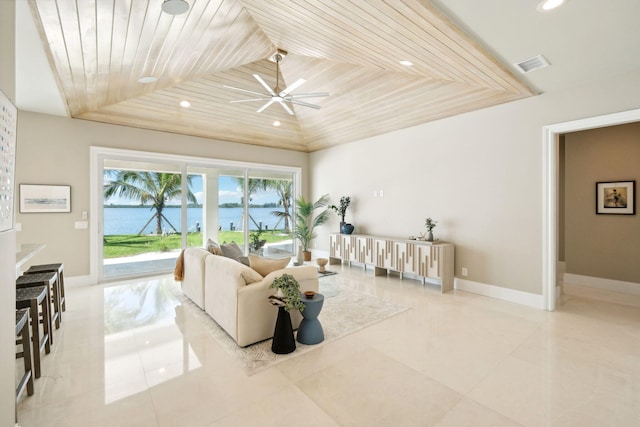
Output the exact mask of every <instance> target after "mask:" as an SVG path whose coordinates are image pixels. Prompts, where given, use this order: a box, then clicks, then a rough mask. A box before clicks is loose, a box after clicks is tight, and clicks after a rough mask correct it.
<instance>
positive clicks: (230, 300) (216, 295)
mask: <svg viewBox="0 0 640 427" xmlns="http://www.w3.org/2000/svg"><path fill="white" fill-rule="evenodd" d="M261 280H262V276H260V274H258V273H257V272H256V271H254V270H253V269H251V268H250V267H247V266H246V265H244V264H241V263H239V262H238V261H235V260H233V259H230V258H225V257H223V256H218V255H212V256H210V257H208V258H207V260H206V266H205V287H206V290H205V298H204V310H205V311H206V312H207V314H209V316H211V318H213V320H215V321H216V323H218V325H220V326H221V327H222V329H224V330H225V331H227V333H228V334H229V335H231V336H232V337H233V338H234V339H237V335H236V334H237V332H236V331H237V323H238V318H237V313H238V289H241V288H244V287H245V286H246V284H247V283H253V282H256V281H258V283H259V282H260V281H261Z"/></svg>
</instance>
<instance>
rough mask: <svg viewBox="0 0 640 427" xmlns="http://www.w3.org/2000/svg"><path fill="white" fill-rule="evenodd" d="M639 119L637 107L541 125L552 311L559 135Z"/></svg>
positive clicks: (546, 290) (546, 289)
mask: <svg viewBox="0 0 640 427" xmlns="http://www.w3.org/2000/svg"><path fill="white" fill-rule="evenodd" d="M637 121H640V109H638V110H631V111H625V112H621V113H614V114H608V115H604V116H597V117H591V118H587V119H581V120H574V121H570V122H565V123H558V124H554V125H549V126H545V127H544V128H543V209H542V212H543V220H542V225H543V235H542V260H543V265H542V270H543V272H542V273H543V274H542V281H543V300H544V308H545V309H546V310H548V311H554V310H555V308H556V297H557V292H558V286H557V285H558V276H559V274H560V273H559V272H558V240H559V239H558V228H559V227H558V220H559V213H558V212H559V209H558V203H559V197H558V194H559V170H560V167H559V166H560V165H559V158H560V154H559V151H560V136H561V135H562V134H565V133H569V132H577V131H582V130H588V129H595V128H601V127H607V126H615V125H621V124H626V123H633V122H637Z"/></svg>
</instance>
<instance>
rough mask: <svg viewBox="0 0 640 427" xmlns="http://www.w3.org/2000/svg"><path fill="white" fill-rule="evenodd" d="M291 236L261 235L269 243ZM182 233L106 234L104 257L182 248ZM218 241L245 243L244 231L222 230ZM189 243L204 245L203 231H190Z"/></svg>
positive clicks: (273, 233)
mask: <svg viewBox="0 0 640 427" xmlns="http://www.w3.org/2000/svg"><path fill="white" fill-rule="evenodd" d="M290 238H291V235H289V234H282V233H280V232H277V231H269V232H264V233H262V235H261V236H260V239H261V240H266V241H267V243H276V242H281V241H283V240H288V239H290ZM181 239H182V237H181V235H180V234H170V235H168V236H152V235H140V236H138V235H137V234H124V235H111V236H104V258H105V259H107V258H119V257H125V256H131V255H138V254H143V253H147V252H165V251H170V250H175V249H180V246H181ZM218 241H219V242H220V243H222V242H227V243H230V242H236V243H237V244H238V245H244V233H243V232H242V231H220V232H218ZM187 242H188V243H187V244H188V245H189V246H202V233H188V234H187Z"/></svg>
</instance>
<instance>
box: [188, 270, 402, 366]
mask: <svg viewBox="0 0 640 427" xmlns="http://www.w3.org/2000/svg"><path fill="white" fill-rule="evenodd" d="M332 279H333V278H331V279H329V278H327V279H325V280H321V281H320V289H319V291H320V293H322V294H323V295H325V292H326V295H325V301H324V305H323V307H322V312H321V313H320V316H319V317H318V319H319V320H320V322H321V323H322V328H323V330H324V335H325V339H324V341H323V342H321V343H319V344H316V345H305V344H300V343H299V342H296V350H295V351H294V352H293V353H290V354H274V353H273V352H272V351H271V340H270V339H269V340H266V341H262V342H259V343H256V344H253V345H250V346H248V347H245V348H243V347H239V346H238V345H237V344H236V343H235V341H233V339H232V338H231V337H229V335H228V334H227V333H226V332H225V331H224V329H222V328H221V327H220V326H218V324H217V323H216V322H214V321H213V319H211V317H209V316H208V315H207V314H206V312H204V311H203V310H201V309H200V308H199V307H197V306H196V305H195V304H194V303H193V302H191V301H190V300H189V299H188V298H186V297H185V298H184V301H183V302H182V305H183V307H185V308H186V309H188V310H190V311H192V312H193V313H194V315H195V316H196V317H198V318H199V319H200V320H201V321H202V322H203V323H204V324H205V328H206V330H207V332H209V333H210V334H211V336H212V337H213V338H214V339H215V340H216V341H217V342H218V343H219V344H220V345H221V346H222V347H223V348H224V349H225V351H227V352H228V353H230V354H232V355H234V356H235V357H236V358H237V360H238V362H239V364H240V365H241V366H242V367H243V369H244V371H245V372H246V373H247V375H253V374H255V373H257V372H260V371H262V370H265V369H267V368H270V367H272V366H275V365H277V364H279V363H282V362H283V361H285V360H288V359H290V358H292V357H297V356H299V355H301V354H305V353H307V352H310V351H313V350H314V349H316V348H319V347H321V346H323V345H325V344H327V343H330V342H332V341H335V340H337V339H340V338H343V337H345V336H347V335H349V334H352V333H354V332H356V331H359V330H361V329H363V328H366V327H368V326H371V325H373V324H375V323H378V322H380V321H382V320H385V319H388V318H390V317H392V316H394V315H396V314H398V313H401V312H403V311H406V310H408V309H409V307H406V306H403V305H400V304H396V303H392V302H387V301H383V300H381V299H379V298H377V297H375V296H373V295H369V294H365V293H362V292H359V291H357V290H354V289H351V288H349V287H345V286H343V285H341V284H339V283H337V282H336V281H335V280H332ZM274 326H275V325H274Z"/></svg>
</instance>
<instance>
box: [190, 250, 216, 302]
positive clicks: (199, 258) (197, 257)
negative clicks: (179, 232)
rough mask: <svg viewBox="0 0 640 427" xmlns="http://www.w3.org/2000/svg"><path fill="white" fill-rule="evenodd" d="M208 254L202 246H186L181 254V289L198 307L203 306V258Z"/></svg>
mask: <svg viewBox="0 0 640 427" xmlns="http://www.w3.org/2000/svg"><path fill="white" fill-rule="evenodd" d="M209 255H211V253H209V252H208V251H207V250H205V249H202V248H186V249H185V250H184V255H183V270H184V277H183V280H182V291H183V292H184V294H185V295H186V296H187V297H189V299H190V300H191V301H193V302H194V303H195V304H196V305H197V306H198V307H200V308H204V292H205V284H204V281H205V277H204V276H205V259H206V258H207V257H208V256H209ZM211 256H213V255H211Z"/></svg>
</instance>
